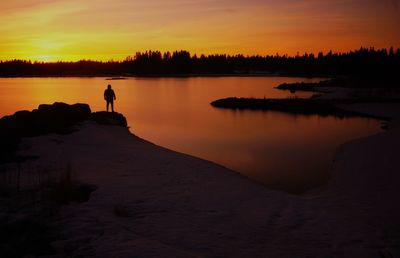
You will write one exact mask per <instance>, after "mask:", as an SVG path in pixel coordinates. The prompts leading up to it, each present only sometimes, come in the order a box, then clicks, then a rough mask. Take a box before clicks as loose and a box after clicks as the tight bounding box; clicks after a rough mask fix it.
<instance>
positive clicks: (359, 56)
mask: <svg viewBox="0 0 400 258" xmlns="http://www.w3.org/2000/svg"><path fill="white" fill-rule="evenodd" d="M399 68H400V49H396V50H395V49H394V48H390V49H375V48H360V49H358V50H355V51H349V52H345V53H334V52H332V51H330V52H328V53H326V54H324V53H319V54H317V55H314V54H312V53H311V54H308V53H305V54H303V55H296V56H288V55H278V54H276V55H266V56H261V55H253V56H244V55H226V54H214V55H200V56H197V55H196V54H195V55H191V54H190V52H188V51H185V50H180V51H174V52H164V53H162V52H160V51H151V50H150V51H145V52H137V53H136V54H135V55H133V56H128V57H127V58H126V59H125V60H123V61H108V62H100V61H92V60H81V61H77V62H65V61H59V62H51V63H47V62H32V61H29V60H9V61H0V76H3V77H7V76H11V77H12V76H121V75H122V76H129V75H145V76H146V75H147V76H150V75H155V76H157V75H161V76H162V75H166V76H168V75H192V74H194V75H207V74H217V75H218V74H237V75H246V74H253V75H254V74H262V75H265V74H271V75H288V76H365V75H368V76H376V77H379V76H392V75H393V76H394V75H396V73H397V72H398V70H399Z"/></svg>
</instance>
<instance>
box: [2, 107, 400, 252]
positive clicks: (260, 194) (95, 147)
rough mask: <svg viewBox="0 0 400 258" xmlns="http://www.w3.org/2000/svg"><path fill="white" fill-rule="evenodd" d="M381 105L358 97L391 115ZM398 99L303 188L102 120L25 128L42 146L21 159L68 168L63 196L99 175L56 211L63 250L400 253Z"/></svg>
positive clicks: (46, 167) (26, 167)
mask: <svg viewBox="0 0 400 258" xmlns="http://www.w3.org/2000/svg"><path fill="white" fill-rule="evenodd" d="M381 105H382V104H377V105H376V106H374V105H370V104H365V105H363V106H360V105H359V104H352V105H351V107H350V106H348V107H347V108H349V109H350V108H352V109H353V110H362V111H363V112H365V113H369V114H373V115H379V116H385V114H386V115H388V116H389V114H388V113H387V111H388V110H389V109H388V108H386V107H385V108H383V109H380V107H381ZM390 105H391V108H390V110H391V111H393V112H392V113H391V114H390V116H391V118H392V119H393V120H392V121H391V122H390V124H389V126H388V131H386V132H384V133H380V134H378V135H375V136H371V137H368V138H365V139H359V140H356V141H353V142H350V143H347V144H345V145H344V146H342V147H341V149H340V150H339V151H338V154H337V156H336V158H335V163H334V171H333V178H332V179H331V180H330V182H329V183H328V185H326V186H325V187H323V189H320V191H318V192H315V193H309V194H306V195H303V196H294V195H290V194H286V193H282V192H277V191H272V190H270V189H268V188H265V187H263V186H260V185H258V184H255V183H254V182H252V181H250V180H248V179H246V178H244V177H242V176H240V175H238V174H237V173H234V172H232V171H230V170H228V169H226V168H224V167H222V166H219V165H217V164H214V163H212V162H209V161H205V160H201V159H198V158H195V157H191V156H189V155H185V154H182V153H176V152H174V151H171V150H167V149H165V148H162V147H159V146H156V145H154V144H152V143H149V142H147V141H145V140H143V139H140V138H138V137H137V136H135V135H133V134H131V133H130V132H129V130H128V129H127V128H126V127H124V126H110V125H101V124H98V123H97V122H94V121H84V122H81V123H79V125H77V126H74V130H72V131H70V132H68V133H64V134H57V133H50V134H46V135H42V136H35V137H29V138H22V140H21V145H20V146H25V147H24V148H22V149H20V150H19V151H18V155H21V156H35V157H37V158H36V159H30V160H26V161H24V162H22V163H20V164H19V169H20V171H22V172H24V173H26V174H29V173H33V172H35V171H39V172H40V175H41V177H43V174H45V172H46V171H48V172H49V173H50V174H53V175H62V176H61V178H62V179H63V180H61V181H60V180H57V181H55V182H56V183H57V184H56V187H53V190H54V189H58V190H59V189H64V190H63V191H64V192H62V193H63V194H64V195H61V196H65V194H66V193H67V194H66V195H67V196H70V194H71V191H72V192H73V191H75V190H76V189H77V188H79V189H80V187H82V186H84V187H83V188H84V189H89V188H88V187H90V186H93V187H92V188H91V189H92V191H91V192H90V196H89V197H88V198H87V199H86V200H85V201H84V202H79V201H77V200H74V199H72V200H69V201H68V202H66V203H65V202H64V204H62V205H61V206H58V208H57V214H56V215H55V216H52V217H50V218H51V223H52V224H54V225H57V226H56V227H52V230H51V231H50V233H49V235H48V236H49V237H48V238H47V240H46V239H45V241H44V243H47V245H48V246H47V249H46V248H44V250H47V251H49V250H50V251H51V252H50V254H51V255H52V257H199V256H201V257H326V256H334V257H377V256H378V257H379V256H383V257H396V256H398V255H400V249H399V245H398V243H400V235H399V234H398V232H400V222H399V219H398V218H399V217H400V209H399V208H398V205H397V196H399V194H400V189H399V188H398V184H399V182H400V177H399V175H398V171H399V169H400V166H399V163H398V151H397V149H398V146H399V144H400V131H399V127H398V126H397V122H396V121H398V119H399V117H398V116H396V114H397V115H398V114H400V112H399V110H400V107H399V105H398V104H393V103H391V104H390ZM392 114H394V115H392ZM17 168H18V166H17V164H15V163H9V164H7V166H6V169H8V170H13V169H14V170H16V169H17ZM38 169H39V170H38ZM56 178H60V176H56ZM66 186H67V187H66ZM85 186H86V188H85ZM65 187H66V188H65ZM65 189H67V190H66V192H65ZM71 189H72V190H71ZM74 189H75V190H74ZM52 193H53V194H51V196H59V195H57V194H54V192H52ZM56 193H59V191H58V192H56ZM72 196H73V195H72ZM2 198H3V197H2ZM1 200H3V199H1ZM58 200H60V199H58ZM61 200H62V199H61ZM0 213H1V214H4V213H3V212H2V211H1V212H0ZM39 214H40V213H39ZM22 215H24V214H20V213H19V215H18V216H22ZM25 216H26V214H25ZM11 217H15V216H13V215H12V216H11ZM11 217H9V218H11ZM45 218H47V217H45ZM2 221H3V223H2V226H4V220H2ZM42 221H43V220H42ZM13 225H14V224H13ZM25 225H26V224H25ZM29 225H32V223H31V224H29ZM45 226H49V225H45ZM3 228H4V227H3ZM3 228H2V229H3ZM11 229H15V228H11ZM43 230H44V228H41V227H39V228H37V229H36V230H35V231H32V232H33V233H35V234H39V232H44V231H43ZM3 232H6V231H3ZM7 232H16V231H15V230H14V231H7ZM34 236H35V235H33V236H32V238H28V239H31V240H32V239H34ZM17 243H20V242H17ZM2 244H3V247H4V244H5V243H4V242H3V243H2ZM14 248H18V245H16V246H14ZM20 248H22V247H21V246H20ZM1 250H6V249H5V248H2V249H1ZM14 251H15V250H14ZM27 254H31V255H36V256H41V255H49V253H46V252H44V253H43V252H42V253H41V252H34V251H29V252H28V253H25V255H27Z"/></svg>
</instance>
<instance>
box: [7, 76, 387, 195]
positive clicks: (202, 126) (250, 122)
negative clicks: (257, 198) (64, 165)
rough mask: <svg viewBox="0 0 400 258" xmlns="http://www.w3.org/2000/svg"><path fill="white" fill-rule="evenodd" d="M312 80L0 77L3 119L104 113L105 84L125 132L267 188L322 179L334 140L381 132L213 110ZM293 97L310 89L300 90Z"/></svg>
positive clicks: (371, 124)
mask: <svg viewBox="0 0 400 258" xmlns="http://www.w3.org/2000/svg"><path fill="white" fill-rule="evenodd" d="M297 81H312V80H310V79H304V78H282V77H206V78H204V77H199V78H198V77H194V78H131V79H128V80H118V81H117V80H115V81H106V80H105V78H0V116H3V115H7V114H12V113H14V112H15V111H17V110H21V109H28V110H31V109H34V108H36V107H37V106H38V105H39V104H41V103H53V102H55V101H62V102H66V103H77V102H81V103H88V104H90V106H91V108H92V110H93V111H98V110H104V109H105V103H104V100H103V96H102V95H103V91H104V89H105V87H106V85H107V84H108V83H111V84H112V85H113V88H114V89H115V91H116V95H117V101H116V103H115V106H116V111H118V112H121V113H123V114H124V115H125V116H126V117H127V119H128V123H129V126H130V130H131V131H132V132H133V133H134V134H136V135H138V136H140V137H142V138H144V139H147V140H149V141H151V142H154V143H156V144H158V145H161V146H164V147H167V148H170V149H173V150H176V151H180V152H184V153H188V154H191V155H194V156H198V157H201V158H204V159H208V160H212V161H215V162H216V163H219V164H222V165H224V166H226V167H228V168H231V169H233V170H235V171H238V172H240V173H242V174H244V175H246V176H248V177H250V178H253V179H255V180H257V181H259V182H262V183H264V184H266V185H268V186H272V187H274V188H277V189H284V190H288V191H297V190H303V189H305V188H308V187H310V186H312V185H314V184H316V183H318V182H320V181H321V179H323V178H326V176H327V175H328V172H329V170H330V168H331V165H332V160H333V157H334V153H335V151H336V149H337V147H338V146H339V145H341V144H342V143H344V142H347V141H349V140H352V139H356V138H360V137H363V136H366V135H370V134H373V133H376V132H378V131H379V130H380V129H379V128H380V122H379V121H376V120H371V119H364V118H351V119H337V118H334V117H319V116H303V115H290V114H285V113H281V112H263V111H231V110H220V109H215V108H213V107H211V106H210V105H209V103H210V102H211V101H213V100H215V99H218V98H224V97H230V96H240V97H264V96H265V97H267V98H285V97H289V96H293V95H292V94H290V93H289V92H285V91H278V90H275V89H274V88H273V87H275V86H277V85H278V84H281V83H283V82H297ZM297 96H298V97H307V96H310V93H297Z"/></svg>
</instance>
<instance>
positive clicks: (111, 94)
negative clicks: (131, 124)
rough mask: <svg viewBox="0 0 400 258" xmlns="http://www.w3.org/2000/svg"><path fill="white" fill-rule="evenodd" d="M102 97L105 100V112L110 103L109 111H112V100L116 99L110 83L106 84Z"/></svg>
mask: <svg viewBox="0 0 400 258" xmlns="http://www.w3.org/2000/svg"><path fill="white" fill-rule="evenodd" d="M104 99H105V101H106V102H107V112H108V107H109V106H110V104H111V111H112V112H114V100H116V99H117V98H116V97H115V92H114V90H113V89H111V85H110V84H108V86H107V89H106V90H105V91H104Z"/></svg>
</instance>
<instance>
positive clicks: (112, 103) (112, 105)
mask: <svg viewBox="0 0 400 258" xmlns="http://www.w3.org/2000/svg"><path fill="white" fill-rule="evenodd" d="M111 111H112V112H114V101H111Z"/></svg>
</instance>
